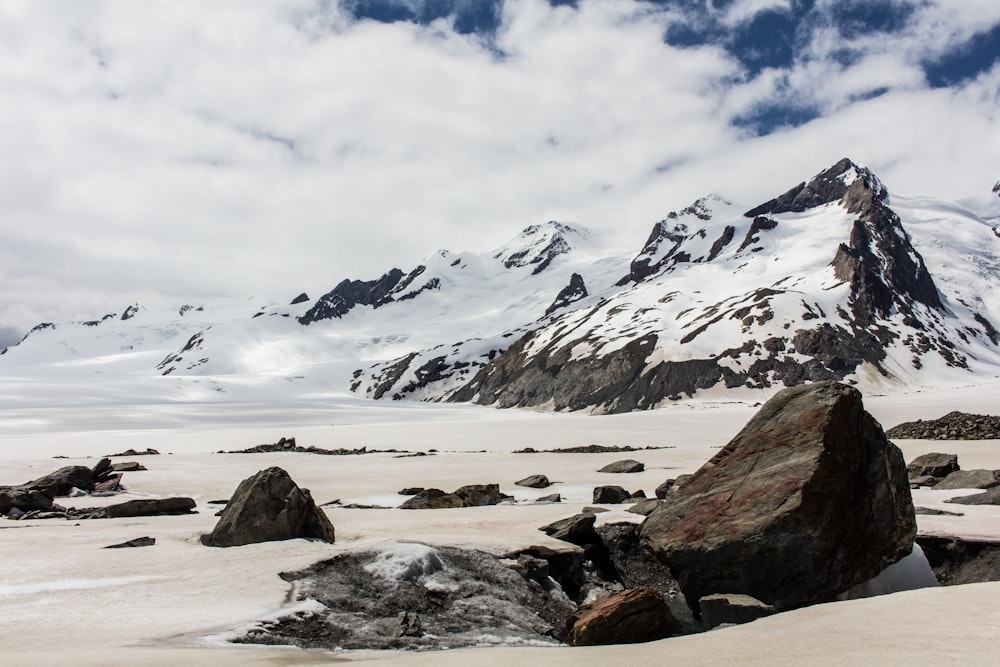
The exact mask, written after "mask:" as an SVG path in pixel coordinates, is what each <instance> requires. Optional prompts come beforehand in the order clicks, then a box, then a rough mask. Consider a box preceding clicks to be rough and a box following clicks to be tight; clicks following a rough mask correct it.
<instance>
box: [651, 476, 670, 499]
mask: <svg viewBox="0 0 1000 667" xmlns="http://www.w3.org/2000/svg"><path fill="white" fill-rule="evenodd" d="M673 488H674V480H672V479H668V480H666V481H664V482H663V483H662V484H660V485H659V486H658V487H656V491H655V493H656V497H657V498H666V497H667V494H668V493H670V490H671V489H673Z"/></svg>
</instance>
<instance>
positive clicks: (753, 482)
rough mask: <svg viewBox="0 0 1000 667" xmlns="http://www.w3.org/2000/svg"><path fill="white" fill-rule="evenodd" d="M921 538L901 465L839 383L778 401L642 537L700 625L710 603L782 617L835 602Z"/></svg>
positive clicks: (798, 390)
mask: <svg viewBox="0 0 1000 667" xmlns="http://www.w3.org/2000/svg"><path fill="white" fill-rule="evenodd" d="M915 535H916V522H915V518H914V510H913V503H912V500H911V498H910V489H909V485H908V482H907V478H906V465H905V463H904V461H903V455H902V453H901V452H900V451H899V449H898V448H897V447H896V446H895V445H893V444H892V443H890V442H889V441H888V440H887V439H886V437H885V434H884V433H883V432H882V429H881V427H880V426H879V424H878V422H876V421H875V419H874V418H873V417H872V416H871V415H869V414H868V413H867V412H865V410H864V408H863V406H862V403H861V394H860V392H858V391H857V390H856V389H853V388H851V387H848V386H846V385H843V384H839V383H835V382H822V383H817V384H811V385H803V386H799V387H793V388H790V389H785V390H783V391H781V392H779V393H778V394H777V395H775V396H774V397H773V398H772V399H771V400H769V401H768V402H767V403H765V404H764V406H763V407H762V408H761V409H760V411H758V413H757V414H756V415H755V416H754V417H753V418H752V419H751V420H750V421H749V422H748V423H747V425H746V426H744V427H743V430H742V431H740V433H739V434H737V435H736V437H735V438H733V440H732V441H730V442H729V444H728V445H726V446H725V447H724V448H723V449H722V450H720V451H719V452H718V453H717V454H716V455H715V456H714V457H712V459H710V460H709V461H708V462H707V463H706V464H705V465H703V466H702V467H701V468H700V469H699V470H698V471H697V472H696V473H695V474H694V475H693V476H692V477H691V479H689V480H688V481H687V482H686V483H685V484H684V485H683V486H682V487H681V488H680V489H678V490H677V491H676V492H675V493H673V494H672V495H671V502H669V503H666V504H664V505H663V506H662V507H661V508H659V509H658V510H656V511H654V512H653V514H651V515H650V516H649V517H648V518H647V519H646V522H645V524H644V525H643V528H642V539H643V540H644V542H645V543H646V544H648V545H649V546H650V547H651V548H652V549H653V551H654V552H655V553H656V554H657V555H658V556H659V557H660V558H661V559H663V560H664V561H665V562H666V563H667V564H668V565H669V566H670V568H671V570H672V572H673V574H674V575H675V576H676V577H677V581H678V583H679V584H680V586H681V590H682V591H683V592H684V595H685V597H686V598H687V600H688V605H689V606H690V607H691V608H692V610H693V611H695V612H696V613H698V612H697V605H698V600H700V599H701V598H702V597H704V596H706V595H711V594H713V593H742V594H746V595H750V596H753V597H755V598H757V599H758V600H761V601H762V602H764V603H765V604H770V605H774V606H775V607H776V608H777V609H778V610H779V611H781V610H786V609H792V608H796V607H802V606H805V605H809V604H813V603H817V602H823V601H827V600H831V599H832V598H833V597H834V596H835V595H837V594H838V593H840V592H842V591H845V590H847V589H848V588H850V587H851V586H853V585H855V584H858V583H861V582H863V581H867V580H868V579H870V578H872V577H874V576H875V575H877V574H878V573H879V572H881V571H882V570H883V569H884V568H886V567H887V566H889V565H891V564H893V563H895V562H896V561H898V560H899V559H901V558H903V557H904V556H906V555H907V554H909V553H910V550H911V548H912V546H913V540H914V537H915Z"/></svg>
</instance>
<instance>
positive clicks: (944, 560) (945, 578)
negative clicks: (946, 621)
mask: <svg viewBox="0 0 1000 667" xmlns="http://www.w3.org/2000/svg"><path fill="white" fill-rule="evenodd" d="M917 544H919V545H920V548H921V549H923V551H924V555H925V556H926V557H927V562H928V563H930V566H931V569H932V570H933V571H934V576H935V577H937V580H938V582H940V583H941V585H942V586H958V585H960V584H976V583H980V582H984V581H1000V542H978V541H973V540H963V539H960V538H957V537H931V536H927V535H919V536H917Z"/></svg>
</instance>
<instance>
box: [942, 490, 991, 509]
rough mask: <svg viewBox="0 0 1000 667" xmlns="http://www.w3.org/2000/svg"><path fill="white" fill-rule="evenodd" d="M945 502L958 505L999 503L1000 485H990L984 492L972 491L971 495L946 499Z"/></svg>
mask: <svg viewBox="0 0 1000 667" xmlns="http://www.w3.org/2000/svg"><path fill="white" fill-rule="evenodd" d="M945 502H946V503H957V504H959V505H1000V486H994V487H990V488H989V489H987V490H986V492H984V493H974V494H972V495H971V496H961V497H959V498H952V499H950V500H946V501H945Z"/></svg>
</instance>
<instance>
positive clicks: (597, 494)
mask: <svg viewBox="0 0 1000 667" xmlns="http://www.w3.org/2000/svg"><path fill="white" fill-rule="evenodd" d="M631 497H632V494H630V493H629V492H628V491H626V490H625V489H623V488H622V487H620V486H598V487H594V502H595V503H597V504H600V505H619V504H621V503H624V502H627V501H628V499H629V498H631Z"/></svg>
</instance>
